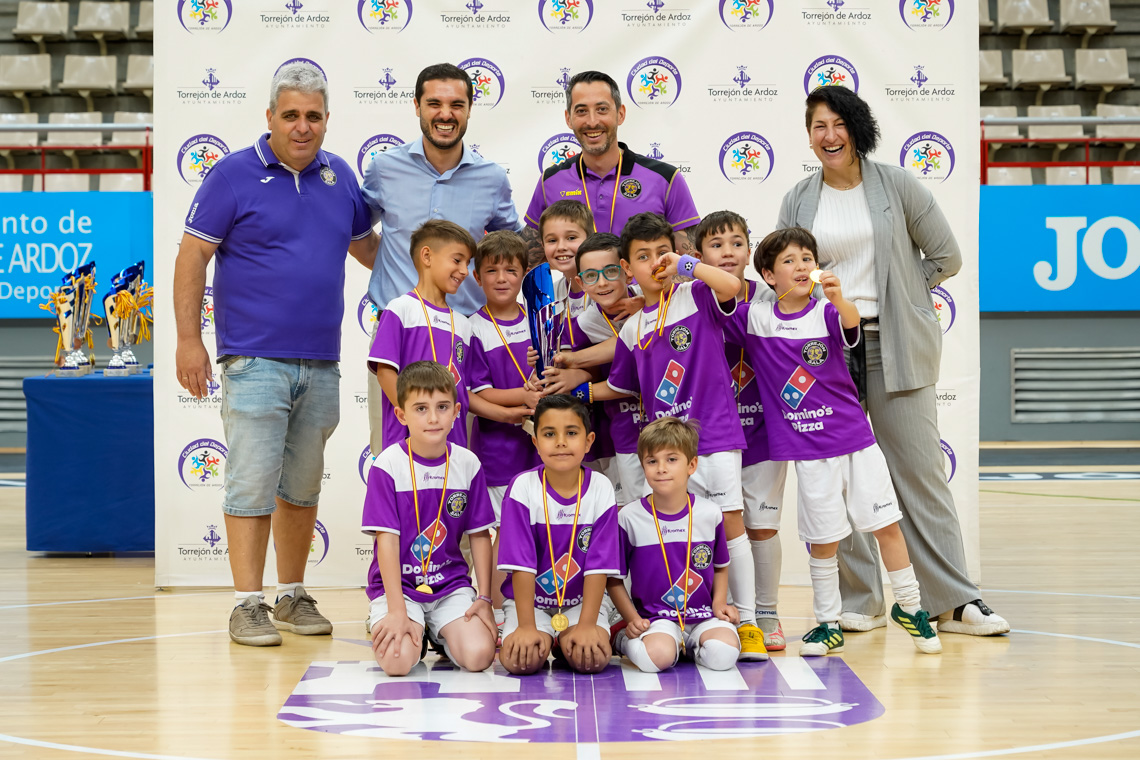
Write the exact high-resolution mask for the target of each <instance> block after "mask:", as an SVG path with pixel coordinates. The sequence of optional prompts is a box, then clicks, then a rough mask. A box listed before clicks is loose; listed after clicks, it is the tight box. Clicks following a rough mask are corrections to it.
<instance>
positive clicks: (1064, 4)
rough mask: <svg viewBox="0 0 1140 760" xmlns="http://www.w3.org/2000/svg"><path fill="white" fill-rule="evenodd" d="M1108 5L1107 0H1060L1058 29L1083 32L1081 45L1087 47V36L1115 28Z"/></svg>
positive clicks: (1104, 32)
mask: <svg viewBox="0 0 1140 760" xmlns="http://www.w3.org/2000/svg"><path fill="white" fill-rule="evenodd" d="M1108 6H1109V2H1108V0H1061V24H1060V31H1062V32H1067V33H1069V34H1083V35H1084V38H1083V39H1082V40H1081V47H1082V48H1084V47H1088V44H1089V37H1092V36H1093V35H1094V34H1107V33H1108V32H1111V31H1112V30H1113V29H1115V28H1116V22H1115V21H1113V20H1112V15H1111V14H1110V13H1109V7H1108Z"/></svg>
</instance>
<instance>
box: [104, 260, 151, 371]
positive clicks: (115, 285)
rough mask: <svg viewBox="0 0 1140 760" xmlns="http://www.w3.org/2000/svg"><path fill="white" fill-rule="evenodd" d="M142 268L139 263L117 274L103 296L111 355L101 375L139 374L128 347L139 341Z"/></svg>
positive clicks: (136, 361)
mask: <svg viewBox="0 0 1140 760" xmlns="http://www.w3.org/2000/svg"><path fill="white" fill-rule="evenodd" d="M143 268H144V264H143V262H141V261H140V262H139V263H137V264H132V265H131V266H129V267H127V268H126V269H124V270H123V271H121V272H119V273H118V274H116V275H115V276H114V277H112V278H111V290H109V291H108V292H107V294H106V295H105V296H103V309H104V313H105V314H106V315H107V317H106V319H107V331H108V332H109V333H110V335H111V339H110V343H111V351H112V355H111V360H110V361H109V362H107V369H105V370H103V374H104V375H109V376H114V377H122V376H125V375H130V374H133V373H135V372H138V366H139V363H138V360H137V359H135V356H134V353H133V352H132V351H131V349H130V346H131V345H132V344H134V343H135V342H136V339H137V337H138V336H137V325H138V323H139V322H140V319H139V314H138V311H139V307H138V303H137V297H138V292H139V291H140V290H141V286H142V284H143V282H142V273H143ZM132 327H134V328H136V329H132Z"/></svg>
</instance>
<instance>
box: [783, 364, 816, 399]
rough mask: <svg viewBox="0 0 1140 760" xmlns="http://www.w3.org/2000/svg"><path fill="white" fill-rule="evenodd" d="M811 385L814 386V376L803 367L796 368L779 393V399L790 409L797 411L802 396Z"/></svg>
mask: <svg viewBox="0 0 1140 760" xmlns="http://www.w3.org/2000/svg"><path fill="white" fill-rule="evenodd" d="M813 385H815V376H814V375H812V374H811V373H810V372H808V371H807V370H806V369H804V368H803V367H796V370H795V372H793V373H792V376H791V377H789V378H788V382H787V383H785V384H784V389H783V390H782V391H780V398H782V399H783V400H784V403H785V404H787V405H788V406H790V407H791V408H792V409H799V408H800V402H802V401H803V400H804V396H806V395H807V392H808V391H810V390H811V387H812V386H813Z"/></svg>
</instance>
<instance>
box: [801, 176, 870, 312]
mask: <svg viewBox="0 0 1140 760" xmlns="http://www.w3.org/2000/svg"><path fill="white" fill-rule="evenodd" d="M811 231H812V234H813V235H815V239H816V241H818V243H819V265H820V267H821V268H823V269H830V270H831V271H833V272H835V275H836V276H837V277H838V278H839V282H840V285H841V286H842V288H843V295H844V296H845V297H846V298H847V300H849V301H851V302H853V303H854V304H855V306H856V307H857V308H858V309H859V316H860V317H863V318H864V319H866V318H868V317H877V316H879V292H878V288H877V287H876V285H875V232H874V230H873V229H872V228H871V209H870V208H869V207H868V206H867V193H866V192H865V191H864V189H863V183H862V182H860V183H859V184H858V185H856V186H855V187H853V188H851V189H850V190H836V189H835V188H833V187H831V186H829V185H828V184H827V183H826V182H825V183H824V185H823V192H822V193H821V194H820V196H819V209H818V210H817V211H816V214H815V222H814V223H813V225H812V230H811Z"/></svg>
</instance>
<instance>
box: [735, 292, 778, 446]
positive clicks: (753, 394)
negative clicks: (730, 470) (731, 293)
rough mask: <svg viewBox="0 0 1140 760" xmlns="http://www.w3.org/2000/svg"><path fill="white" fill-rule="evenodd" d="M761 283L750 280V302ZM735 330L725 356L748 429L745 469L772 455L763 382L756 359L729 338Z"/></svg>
mask: <svg viewBox="0 0 1140 760" xmlns="http://www.w3.org/2000/svg"><path fill="white" fill-rule="evenodd" d="M759 285H760V283H757V282H754V281H749V283H748V298H747V299H745V301H746V302H749V303H750V302H752V301H755V300H757V299H756V294H757V290H758V288H759ZM730 332H731V328H725V331H724V338H725V342H724V355H725V358H726V359H727V360H728V370H729V372H730V373H731V374H732V388H733V391H735V393H736V408H737V411H739V412H740V425H741V426H742V427H743V428H744V441H745V448H744V451H743V452H741V456H740V459H741V462H740V465H741V467H749V466H751V465H754V464H756V463H758V462H765V461H767V460H768V459H769V456H768V431H767V430H765V429H764V405H763V403H762V402H761V400H760V383H759V382H758V381H757V379H756V371H755V370H754V369H752V360H751V359H750V358H749V357H748V354H747V352H745V350H744V347H743V346H742V345H741V344H740V342H738V341H733V340H730V339H729V333H730Z"/></svg>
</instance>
